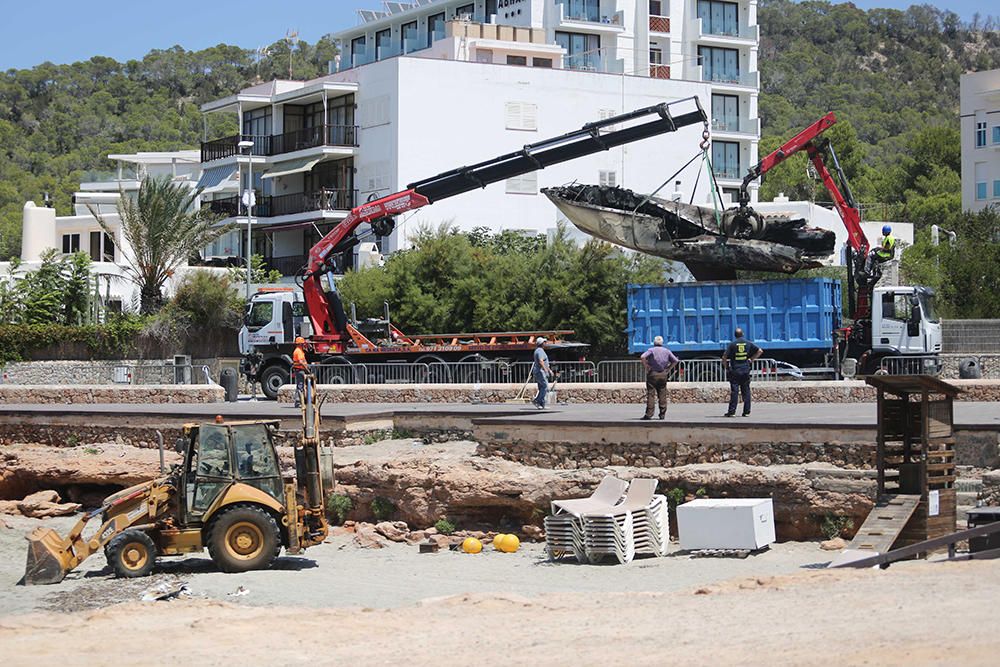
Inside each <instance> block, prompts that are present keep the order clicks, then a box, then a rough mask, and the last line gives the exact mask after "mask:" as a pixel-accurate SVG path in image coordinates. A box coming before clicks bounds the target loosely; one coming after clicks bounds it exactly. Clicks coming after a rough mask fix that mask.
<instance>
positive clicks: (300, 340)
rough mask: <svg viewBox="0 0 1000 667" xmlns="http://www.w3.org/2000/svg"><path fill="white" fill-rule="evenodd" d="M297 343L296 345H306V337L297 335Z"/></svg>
mask: <svg viewBox="0 0 1000 667" xmlns="http://www.w3.org/2000/svg"><path fill="white" fill-rule="evenodd" d="M295 344H296V345H305V344H306V339H305V338H303V337H302V336H296V337H295Z"/></svg>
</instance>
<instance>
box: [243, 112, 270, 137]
mask: <svg viewBox="0 0 1000 667" xmlns="http://www.w3.org/2000/svg"><path fill="white" fill-rule="evenodd" d="M243 134H245V135H248V136H251V137H266V136H269V135H270V134H271V107H261V108H260V109H252V110H250V111H244V112H243Z"/></svg>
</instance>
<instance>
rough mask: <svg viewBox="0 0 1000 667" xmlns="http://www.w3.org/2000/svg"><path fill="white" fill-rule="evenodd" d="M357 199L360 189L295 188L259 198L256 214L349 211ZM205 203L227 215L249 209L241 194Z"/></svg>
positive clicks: (212, 209) (264, 215)
mask: <svg viewBox="0 0 1000 667" xmlns="http://www.w3.org/2000/svg"><path fill="white" fill-rule="evenodd" d="M357 200H358V191H357V190H344V189H333V188H323V189H321V190H317V191H316V192H296V193H294V194H290V195H266V196H263V197H258V198H257V205H256V206H254V209H253V214H254V217H259V218H274V217H277V216H279V215H294V214H296V213H307V212H311V211H349V210H351V209H352V208H354V206H355V203H356V202H357ZM202 207H204V208H208V209H209V210H210V211H212V213H218V214H221V215H223V216H225V217H227V218H234V217H237V216H245V215H246V214H247V210H246V207H245V206H242V205H240V203H239V198H238V197H226V198H224V199H214V200H212V201H208V202H205V203H204V204H202Z"/></svg>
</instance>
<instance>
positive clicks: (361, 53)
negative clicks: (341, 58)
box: [351, 35, 369, 67]
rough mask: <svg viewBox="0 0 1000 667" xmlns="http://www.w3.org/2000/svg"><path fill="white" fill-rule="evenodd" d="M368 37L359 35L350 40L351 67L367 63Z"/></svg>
mask: <svg viewBox="0 0 1000 667" xmlns="http://www.w3.org/2000/svg"><path fill="white" fill-rule="evenodd" d="M368 60H369V59H368V37H367V35H361V37H355V38H354V39H352V40H351V67H357V66H358V65H364V64H367V63H368Z"/></svg>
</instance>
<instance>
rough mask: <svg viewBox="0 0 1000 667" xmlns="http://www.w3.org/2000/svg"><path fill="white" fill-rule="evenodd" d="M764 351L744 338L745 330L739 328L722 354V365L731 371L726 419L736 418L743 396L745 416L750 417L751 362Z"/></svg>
mask: <svg viewBox="0 0 1000 667" xmlns="http://www.w3.org/2000/svg"><path fill="white" fill-rule="evenodd" d="M763 352H764V351H763V350H761V349H760V348H759V347H757V346H756V345H754V344H753V343H752V342H750V341H748V340H747V339H746V338H744V337H743V329H740V328H738V327H737V329H736V331H735V332H733V341H732V342H731V343H729V346H728V347H727V348H726V351H725V352H723V353H722V364H723V365H724V366H725V367H726V368H728V369H729V409H728V410H727V411H726V414H725V415H723V416H725V417H735V416H736V404H737V403H738V402H739V398H740V394H741V393H742V394H743V416H744V417H749V416H750V362H752V361H753V360H754V359H756V358H757V357H759V356H760V355H761V354H762V353H763Z"/></svg>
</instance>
